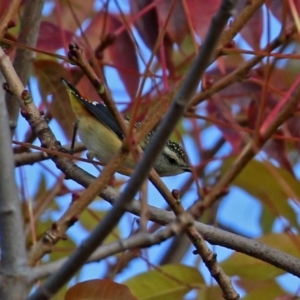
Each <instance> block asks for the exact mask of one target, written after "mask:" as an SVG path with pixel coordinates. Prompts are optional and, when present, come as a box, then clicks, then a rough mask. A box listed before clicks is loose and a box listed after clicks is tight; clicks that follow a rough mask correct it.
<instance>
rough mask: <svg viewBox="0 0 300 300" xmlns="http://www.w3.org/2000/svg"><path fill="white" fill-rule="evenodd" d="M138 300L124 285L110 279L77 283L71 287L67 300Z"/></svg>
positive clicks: (66, 296)
mask: <svg viewBox="0 0 300 300" xmlns="http://www.w3.org/2000/svg"><path fill="white" fill-rule="evenodd" d="M74 299H76V300H99V299H110V300H137V298H136V297H134V296H133V295H132V294H131V292H130V290H129V288H128V287H127V286H126V285H124V284H119V283H116V282H113V281H111V280H109V279H94V280H88V281H84V282H80V283H77V284H76V285H74V286H73V287H71V288H70V289H69V290H68V291H67V293H66V295H65V300H74Z"/></svg>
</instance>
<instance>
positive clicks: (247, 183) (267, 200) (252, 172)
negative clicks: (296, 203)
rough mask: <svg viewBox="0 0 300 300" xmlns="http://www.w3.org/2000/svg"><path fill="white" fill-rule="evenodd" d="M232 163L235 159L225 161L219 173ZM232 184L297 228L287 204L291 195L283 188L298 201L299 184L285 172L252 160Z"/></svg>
mask: <svg viewBox="0 0 300 300" xmlns="http://www.w3.org/2000/svg"><path fill="white" fill-rule="evenodd" d="M234 161H235V157H230V158H228V159H225V160H224V163H223V165H222V168H221V173H222V174H224V173H225V172H226V171H227V170H229V169H230V167H231V166H232V164H233V163H234ZM232 184H234V185H236V186H238V187H240V188H242V189H243V190H245V191H246V192H248V193H249V194H251V195H253V196H254V197H255V198H257V199H258V200H259V201H261V203H262V204H263V205H264V206H265V207H266V208H267V209H268V210H269V211H270V212H271V213H273V214H274V215H275V216H278V215H281V216H283V217H285V218H286V219H287V220H289V222H290V223H291V225H292V226H295V227H296V228H299V226H298V222H297V215H296V213H295V211H294V210H293V209H292V208H291V206H290V205H289V203H288V200H289V198H291V195H290V194H289V192H288V191H287V189H286V188H285V187H288V188H289V189H290V190H291V191H292V192H293V193H294V194H295V195H296V196H297V197H298V199H299V198H300V182H299V181H298V180H297V179H296V178H294V177H293V176H292V175H291V174H290V173H289V172H287V171H286V170H284V169H281V168H276V167H274V166H272V165H271V164H268V166H267V165H266V163H263V162H260V161H257V160H252V161H250V162H249V163H248V165H247V166H246V167H245V168H244V169H243V170H242V172H241V173H240V174H239V175H238V176H237V177H236V179H235V180H234V181H233V182H232Z"/></svg>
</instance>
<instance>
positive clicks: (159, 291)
mask: <svg viewBox="0 0 300 300" xmlns="http://www.w3.org/2000/svg"><path fill="white" fill-rule="evenodd" d="M124 284H126V285H127V286H128V287H129V288H130V290H131V292H132V293H133V294H134V295H135V296H136V297H137V298H138V299H140V300H145V299H147V300H149V299H153V300H154V299H155V300H176V299H180V300H181V299H183V297H184V295H185V294H186V293H188V292H189V291H191V290H193V289H195V288H199V287H201V286H202V285H203V284H204V280H203V278H202V276H201V274H200V273H199V271H198V270H197V269H195V268H192V267H189V266H185V265H181V264H172V265H164V266H162V267H160V268H159V269H157V270H151V271H148V272H145V273H142V274H139V275H137V276H135V277H133V278H131V279H129V280H127V281H125V282H124Z"/></svg>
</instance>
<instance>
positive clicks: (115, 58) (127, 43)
mask: <svg viewBox="0 0 300 300" xmlns="http://www.w3.org/2000/svg"><path fill="white" fill-rule="evenodd" d="M122 26H123V25H122V23H121V22H120V21H119V19H118V18H117V17H116V16H114V15H112V14H107V13H103V12H99V13H98V14H97V15H96V16H95V17H94V18H93V20H92V22H91V23H90V25H89V26H88V27H87V29H86V31H85V34H86V36H87V38H88V40H89V43H90V45H91V46H92V48H93V49H96V47H97V46H98V45H99V42H100V38H101V35H102V34H103V33H102V32H101V29H100V30H99V28H102V29H104V30H105V32H104V33H105V34H107V33H114V32H115V31H116V30H117V29H119V28H120V27H122ZM104 55H105V59H107V60H110V63H113V64H114V65H115V66H116V68H117V71H118V73H119V75H120V77H121V79H122V81H123V83H124V85H125V88H126V91H127V93H128V94H129V96H130V97H131V99H133V98H134V97H135V94H136V91H137V88H138V85H139V68H138V61H137V56H136V49H135V45H134V43H133V41H132V39H131V37H130V35H129V33H128V31H127V30H123V31H122V32H121V33H120V34H119V35H117V36H116V37H115V40H114V42H113V44H112V45H110V46H108V47H107V48H106V49H105V51H104Z"/></svg>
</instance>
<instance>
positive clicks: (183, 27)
mask: <svg viewBox="0 0 300 300" xmlns="http://www.w3.org/2000/svg"><path fill="white" fill-rule="evenodd" d="M172 5H173V3H172V2H171V1H159V2H158V3H157V12H158V16H159V19H160V21H161V24H164V23H165V22H166V20H167V18H168V16H169V13H170V9H171V8H172ZM188 30H189V27H188V23H187V18H186V14H185V11H184V6H183V4H182V0H177V1H176V2H175V6H174V9H173V11H172V12H171V15H170V19H169V22H168V24H167V32H168V35H169V37H170V38H171V40H172V41H173V42H175V43H178V44H180V43H181V42H182V41H183V39H184V38H185V37H186V34H187V32H188Z"/></svg>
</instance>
